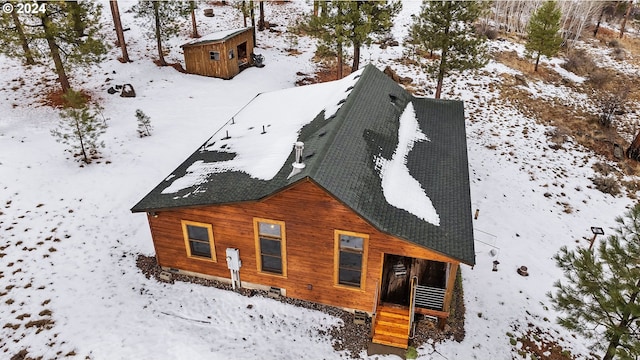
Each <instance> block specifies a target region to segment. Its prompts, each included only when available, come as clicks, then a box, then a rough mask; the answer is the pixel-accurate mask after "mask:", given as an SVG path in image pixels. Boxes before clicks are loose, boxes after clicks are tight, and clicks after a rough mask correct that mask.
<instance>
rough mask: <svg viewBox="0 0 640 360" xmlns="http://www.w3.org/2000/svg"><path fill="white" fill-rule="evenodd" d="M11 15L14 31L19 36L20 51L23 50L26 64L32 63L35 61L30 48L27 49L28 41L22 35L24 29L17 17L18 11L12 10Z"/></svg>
mask: <svg viewBox="0 0 640 360" xmlns="http://www.w3.org/2000/svg"><path fill="white" fill-rule="evenodd" d="M11 17H12V18H13V24H14V25H15V26H16V31H17V32H18V37H19V38H20V44H21V45H22V51H23V52H24V57H25V60H26V62H27V65H33V64H35V63H36V62H35V61H34V60H33V54H32V53H31V49H29V42H28V41H27V37H26V36H25V35H24V30H23V29H22V24H21V23H20V18H18V12H17V11H12V12H11Z"/></svg>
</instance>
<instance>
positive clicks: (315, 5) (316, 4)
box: [313, 0, 320, 17]
mask: <svg viewBox="0 0 640 360" xmlns="http://www.w3.org/2000/svg"><path fill="white" fill-rule="evenodd" d="M319 7H320V2H319V1H318V0H313V17H318V8H319Z"/></svg>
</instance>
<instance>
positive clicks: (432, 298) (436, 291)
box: [415, 285, 447, 310]
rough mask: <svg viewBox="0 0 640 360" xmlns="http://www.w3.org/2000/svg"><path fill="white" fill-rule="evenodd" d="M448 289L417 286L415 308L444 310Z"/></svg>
mask: <svg viewBox="0 0 640 360" xmlns="http://www.w3.org/2000/svg"><path fill="white" fill-rule="evenodd" d="M446 291H447V290H446V289H440V288H436V287H431V286H421V285H416V289H415V306H418V307H421V308H427V309H434V310H442V307H443V306H444V295H445V293H446Z"/></svg>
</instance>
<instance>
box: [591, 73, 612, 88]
mask: <svg viewBox="0 0 640 360" xmlns="http://www.w3.org/2000/svg"><path fill="white" fill-rule="evenodd" d="M610 80H611V77H610V76H609V75H608V74H607V72H606V71H604V70H599V69H598V70H594V71H592V72H591V73H590V74H589V83H591V86H593V87H594V88H599V89H601V88H603V87H604V86H605V85H606V84H607V83H608V82H609V81H610Z"/></svg>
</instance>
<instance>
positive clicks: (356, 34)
mask: <svg viewBox="0 0 640 360" xmlns="http://www.w3.org/2000/svg"><path fill="white" fill-rule="evenodd" d="M400 10H402V3H401V2H400V1H349V2H347V9H346V13H347V18H346V19H347V23H346V24H345V26H346V27H347V28H348V29H349V32H348V33H349V34H350V35H349V39H350V40H351V45H353V65H352V66H351V71H352V72H353V71H356V70H358V68H359V67H360V48H361V47H362V45H371V43H372V42H373V40H374V37H380V36H383V35H385V34H387V33H388V32H389V31H390V30H391V27H392V26H393V18H394V17H395V16H396V15H398V14H399V13H400Z"/></svg>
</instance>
